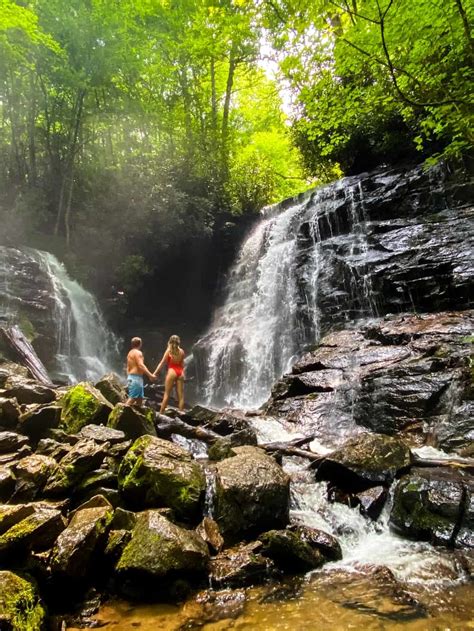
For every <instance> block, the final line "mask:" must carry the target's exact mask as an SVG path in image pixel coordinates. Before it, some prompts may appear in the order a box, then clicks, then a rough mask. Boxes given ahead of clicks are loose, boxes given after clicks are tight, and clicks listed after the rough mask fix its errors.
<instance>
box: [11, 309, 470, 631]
mask: <svg viewBox="0 0 474 631" xmlns="http://www.w3.org/2000/svg"><path fill="white" fill-rule="evenodd" d="M473 324H474V312H473V311H462V312H445V313H439V314H429V315H423V316H420V315H401V316H391V317H387V318H385V319H381V320H373V321H370V322H365V323H363V324H359V325H354V326H352V327H351V328H349V329H345V330H343V331H338V332H333V333H329V334H328V335H326V336H325V337H324V338H323V339H322V340H321V342H320V344H319V345H318V347H317V348H316V349H315V350H313V351H310V352H309V353H307V354H306V355H304V356H303V357H302V358H301V359H300V360H299V361H298V362H297V363H296V364H295V365H294V367H293V371H292V373H291V374H289V375H285V376H284V377H283V378H282V379H281V380H280V381H279V382H278V383H277V384H275V387H274V389H273V392H272V396H271V398H270V400H269V401H268V402H267V403H266V404H265V405H264V406H263V407H262V408H261V409H260V410H258V411H256V412H253V413H244V412H242V411H238V410H221V411H214V410H208V409H205V408H202V407H199V406H196V407H195V408H193V409H191V410H189V411H186V412H185V413H183V414H178V412H176V411H173V410H171V411H170V414H169V415H168V416H163V415H159V414H158V413H157V411H156V410H155V409H154V405H153V402H151V403H150V407H147V408H144V409H142V410H135V409H132V408H130V407H127V406H125V405H124V404H123V401H124V398H125V393H124V391H123V388H122V386H121V383H120V381H119V380H118V378H116V377H115V376H113V375H109V376H107V377H105V378H104V379H102V380H101V381H100V382H98V383H96V384H95V385H92V384H88V383H81V384H77V385H76V386H73V387H59V388H49V387H47V386H44V385H41V384H38V383H36V382H35V381H34V380H32V379H31V378H30V377H29V376H28V373H27V371H26V370H25V369H24V368H22V367H21V366H19V365H16V364H13V363H9V362H4V363H3V364H0V502H1V505H0V628H2V629H3V628H5V629H18V630H23V629H24V630H31V629H42V628H52V629H61V628H63V626H62V625H64V624H65V622H66V621H67V620H68V619H69V618H70V616H71V615H73V612H74V611H75V609H77V605H78V603H81V602H83V601H84V599H87V598H88V597H89V596H90V593H91V591H90V590H91V589H92V590H94V593H95V594H96V596H97V599H98V600H99V601H100V599H101V598H106V597H108V596H110V595H114V594H115V595H120V596H122V597H125V598H128V599H148V600H152V601H163V600H164V601H170V600H171V601H179V600H181V599H183V598H184V597H185V596H186V595H187V594H189V593H190V592H192V591H193V590H195V589H199V588H202V587H203V586H208V585H209V584H211V585H212V587H213V588H214V589H220V588H225V587H241V586H247V585H255V584H259V583H262V582H266V581H269V580H275V581H279V580H281V579H282V578H283V577H284V576H286V575H288V574H290V575H295V574H298V573H303V572H306V571H308V570H311V569H316V568H320V567H322V566H323V565H324V564H325V563H327V562H330V561H334V560H337V559H340V558H341V555H342V552H341V546H340V544H339V542H338V540H337V537H335V536H334V535H333V534H330V533H327V532H323V531H322V530H318V529H316V528H312V527H309V526H308V525H305V524H304V523H302V522H301V520H298V519H294V518H293V517H292V516H291V514H290V508H291V497H290V495H291V485H292V484H293V481H292V480H291V479H290V476H289V474H288V473H287V471H286V470H285V468H284V467H283V466H282V462H283V464H284V460H285V459H288V458H292V459H294V460H295V461H297V462H298V463H301V464H304V466H305V467H306V468H307V467H310V470H311V471H312V472H313V473H312V475H313V476H314V479H315V480H323V481H327V496H328V499H329V501H332V502H342V503H345V504H348V505H350V506H353V507H358V510H359V511H360V512H361V513H362V514H363V515H364V516H365V517H366V518H367V519H369V520H376V519H377V518H378V517H379V515H380V513H381V511H382V509H383V507H384V505H385V504H386V502H387V498H388V495H389V493H393V503H392V505H391V512H390V525H391V528H392V529H393V530H394V531H395V532H397V533H398V534H400V535H402V536H404V537H407V538H415V539H419V540H425V541H429V542H430V543H432V544H433V545H435V546H443V547H444V548H447V549H452V550H455V551H456V554H457V555H458V557H459V559H461V562H462V566H463V568H464V569H463V571H464V573H465V577H468V576H472V568H473V565H474V536H473V532H474V460H473V459H472V456H473V455H474V426H473V421H472V418H473V414H472V411H473V406H474V389H473V353H472V349H473V346H472V344H473V341H474V338H473V336H472V330H473ZM328 418H330V419H334V423H333V429H334V431H333V433H331V432H328V431H327V424H326V425H325V424H323V422H322V420H323V419H325V421H326V423H327V419H328ZM275 419H276V420H278V421H279V422H282V423H284V424H285V425H286V426H287V427H292V428H294V429H295V430H297V431H298V432H299V433H300V437H299V438H298V439H297V440H296V439H295V440H294V441H291V442H288V441H287V442H285V443H282V442H280V443H275V442H274V443H269V442H266V443H262V441H261V440H260V441H257V433H259V429H260V428H265V426H266V425H268V424H269V423H271V422H273V421H275ZM176 436H178V437H179V436H181V437H183V436H185V437H186V438H185V439H183V438H181V439H179V438H178V439H177V438H176ZM172 438H174V440H171V439H172ZM190 438H195V439H197V440H200V441H202V442H201V443H200V445H201V449H204V446H206V445H207V452H208V454H207V455H208V457H207V458H205V459H204V458H196V457H195V456H194V455H193V453H194V452H193V449H192V446H193V443H191V442H189V439H190ZM257 442H259V444H258V445H257ZM322 443H325V444H326V445H327V446H329V449H327V450H326V451H324V452H323V451H322V450H320V449H319V446H320V445H321V444H322ZM183 445H184V446H183ZM423 445H431V446H433V447H436V448H437V449H438V450H442V451H444V452H445V453H446V456H445V457H444V458H443V457H440V458H438V459H432V460H430V459H428V458H423V457H420V456H419V455H417V453H416V449H417V448H419V447H420V446H423ZM96 606H97V602H96V603H95V607H96ZM93 609H94V607H92V611H93ZM90 613H91V610H90V608H89V610H88V611H85V612H84V618H83V620H82V623H83V624H84V625H86V624H87V619H88V616H89V615H90Z"/></svg>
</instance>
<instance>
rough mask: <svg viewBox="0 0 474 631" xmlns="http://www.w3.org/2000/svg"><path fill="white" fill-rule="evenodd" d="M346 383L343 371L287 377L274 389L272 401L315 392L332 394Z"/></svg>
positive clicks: (278, 382)
mask: <svg viewBox="0 0 474 631" xmlns="http://www.w3.org/2000/svg"><path fill="white" fill-rule="evenodd" d="M343 381H344V375H343V373H342V371H341V370H316V371H313V372H303V373H301V374H297V375H285V376H284V377H283V378H282V379H280V381H277V383H276V384H275V386H274V387H273V389H272V399H274V400H278V399H285V398H288V397H296V396H301V395H305V394H311V393H313V392H331V391H333V390H336V389H337V388H338V387H339V386H340V385H341V384H342V383H343Z"/></svg>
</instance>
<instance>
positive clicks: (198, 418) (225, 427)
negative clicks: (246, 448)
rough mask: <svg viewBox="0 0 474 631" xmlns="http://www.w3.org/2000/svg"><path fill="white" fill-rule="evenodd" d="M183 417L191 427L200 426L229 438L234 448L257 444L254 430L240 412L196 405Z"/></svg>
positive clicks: (182, 415)
mask: <svg viewBox="0 0 474 631" xmlns="http://www.w3.org/2000/svg"><path fill="white" fill-rule="evenodd" d="M181 417H182V419H183V420H184V421H186V422H187V423H189V424H190V425H195V426H196V425H199V426H201V427H203V428H204V429H209V430H212V431H213V432H216V434H219V435H220V436H224V437H226V438H228V440H229V442H230V444H231V445H232V446H240V445H256V444H257V435H256V432H255V430H254V428H253V427H252V425H251V423H250V422H249V420H248V418H246V417H245V413H244V412H241V411H239V410H227V409H223V410H219V411H217V410H213V409H211V408H206V407H203V406H202V405H195V406H194V407H193V408H192V409H191V410H189V411H186V412H184V413H183V414H181Z"/></svg>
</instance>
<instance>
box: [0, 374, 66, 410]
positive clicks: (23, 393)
mask: <svg viewBox="0 0 474 631" xmlns="http://www.w3.org/2000/svg"><path fill="white" fill-rule="evenodd" d="M3 388H4V390H3V393H2V396H4V397H6V398H7V399H16V400H17V402H18V403H19V404H20V405H23V404H25V405H30V404H31V403H51V402H52V401H54V400H55V399H56V391H55V390H53V389H52V388H49V387H48V386H42V385H41V384H39V383H38V382H36V381H34V380H33V379H24V378H21V377H18V376H16V375H15V376H13V377H10V378H9V379H8V380H7V381H6V383H5V384H4V386H3Z"/></svg>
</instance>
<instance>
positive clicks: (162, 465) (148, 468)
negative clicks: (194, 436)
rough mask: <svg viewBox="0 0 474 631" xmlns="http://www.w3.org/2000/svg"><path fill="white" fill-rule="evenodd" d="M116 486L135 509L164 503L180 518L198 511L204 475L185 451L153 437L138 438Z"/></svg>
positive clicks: (204, 481)
mask: <svg viewBox="0 0 474 631" xmlns="http://www.w3.org/2000/svg"><path fill="white" fill-rule="evenodd" d="M118 483H119V489H120V490H121V492H122V494H123V496H124V497H125V499H126V500H127V501H128V502H130V503H131V504H132V506H134V507H137V508H146V507H153V508H156V507H160V506H167V507H169V508H172V509H173V511H174V512H175V513H176V516H177V517H179V518H181V519H190V520H193V519H195V518H197V517H198V515H199V513H200V506H201V500H202V497H203V493H204V491H205V488H206V478H205V475H204V472H203V470H202V468H201V466H200V465H199V464H198V463H197V462H195V461H194V460H193V459H192V457H191V455H190V454H189V452H187V451H186V450H185V449H183V448H182V447H179V446H178V445H175V444H173V443H171V442H169V441H167V440H162V439H161V438H156V437H154V436H142V437H140V438H138V439H137V440H136V441H135V443H134V444H133V445H132V447H131V448H130V449H129V450H128V452H127V454H126V455H125V457H124V459H123V461H122V463H121V465H120V468H119V472H118Z"/></svg>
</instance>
